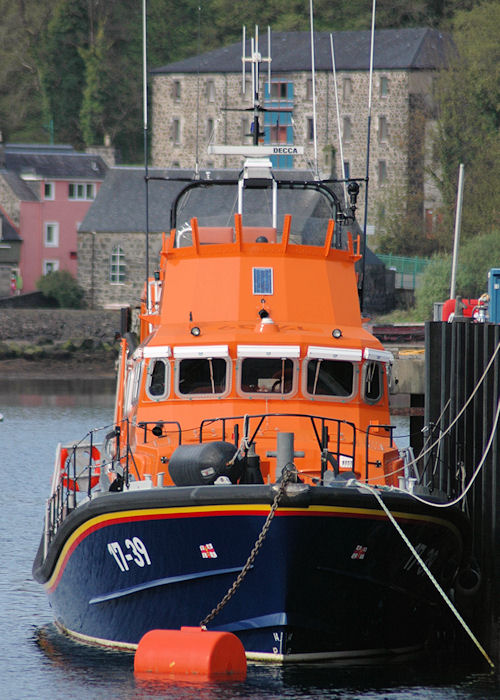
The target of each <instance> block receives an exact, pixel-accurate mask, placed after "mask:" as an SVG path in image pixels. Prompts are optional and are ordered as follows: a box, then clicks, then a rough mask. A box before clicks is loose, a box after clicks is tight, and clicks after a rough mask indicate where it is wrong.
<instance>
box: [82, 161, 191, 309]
mask: <svg viewBox="0 0 500 700" xmlns="http://www.w3.org/2000/svg"><path fill="white" fill-rule="evenodd" d="M149 175H150V177H165V178H168V179H167V180H165V181H155V180H151V181H150V183H149V189H148V224H147V228H148V243H149V246H148V248H149V262H150V265H149V274H152V273H153V272H154V270H155V267H156V265H157V264H158V260H159V252H160V248H161V242H162V234H163V232H164V231H166V232H169V231H170V207H171V204H172V202H173V200H174V198H175V196H176V195H177V194H178V193H179V192H180V190H181V189H182V188H183V187H184V186H185V184H186V183H185V182H180V181H175V180H174V179H172V178H175V177H178V178H179V177H181V178H184V179H186V178H191V177H193V175H194V172H193V171H182V170H179V169H176V170H175V171H172V170H163V169H162V170H160V169H154V168H153V169H150V170H149ZM145 187H146V185H145V180H144V168H135V167H124V166H121V167H116V168H111V169H110V170H109V171H108V173H107V175H106V179H105V180H104V183H103V184H102V187H101V189H100V190H99V194H98V196H97V198H96V201H95V202H94V203H93V205H92V207H91V208H90V209H89V211H88V213H87V215H86V217H85V219H84V220H83V222H82V223H81V225H80V227H79V229H78V282H79V284H80V285H81V286H82V287H83V288H84V289H85V292H86V302H87V304H88V305H89V306H90V308H100V307H105V308H120V307H129V306H131V307H135V306H139V303H140V299H141V295H142V293H143V289H144V283H145V279H146V197H145Z"/></svg>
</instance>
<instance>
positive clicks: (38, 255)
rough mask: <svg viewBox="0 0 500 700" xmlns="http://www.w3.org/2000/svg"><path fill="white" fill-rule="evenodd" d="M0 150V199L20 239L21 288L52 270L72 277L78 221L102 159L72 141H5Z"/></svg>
mask: <svg viewBox="0 0 500 700" xmlns="http://www.w3.org/2000/svg"><path fill="white" fill-rule="evenodd" d="M2 151H3V152H2V153H1V154H0V204H1V205H2V206H3V207H4V209H5V210H6V211H7V213H8V214H9V216H10V217H11V219H12V220H13V221H14V223H16V224H17V225H18V227H19V233H20V236H21V239H22V241H23V242H22V245H21V256H20V263H19V267H20V270H21V275H22V278H23V283H24V287H23V292H31V291H34V290H35V289H36V281H37V280H38V278H39V277H41V276H42V275H45V274H47V273H48V272H52V271H55V270H68V271H69V272H71V274H72V275H73V276H75V277H76V273H77V267H78V260H77V230H78V226H79V224H80V223H81V222H82V221H83V219H84V218H85V215H86V213H87V210H88V209H89V207H90V205H91V204H92V202H93V201H94V199H95V197H96V194H97V192H98V190H99V187H100V186H101V184H102V181H103V180H104V176H105V174H106V170H107V166H106V164H105V162H104V161H103V159H102V158H101V157H100V156H99V155H93V154H87V153H78V152H77V151H75V150H74V149H73V148H72V147H71V146H52V145H23V144H7V145H5V146H4V147H3V148H2Z"/></svg>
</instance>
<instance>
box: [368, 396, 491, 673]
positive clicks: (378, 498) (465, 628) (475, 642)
mask: <svg viewBox="0 0 500 700" xmlns="http://www.w3.org/2000/svg"><path fill="white" fill-rule="evenodd" d="M499 405H500V403H499ZM356 486H359V487H360V488H363V489H365V490H367V491H369V492H370V493H371V494H372V495H373V496H375V498H376V500H377V501H378V503H379V505H380V507H381V508H382V510H383V511H384V512H385V514H386V515H387V517H388V518H389V520H390V521H391V523H392V524H393V525H394V527H395V528H396V530H397V532H398V533H399V535H400V536H401V538H402V539H403V541H404V543H405V544H406V545H407V547H408V548H409V550H410V551H411V553H412V554H413V556H414V557H415V559H416V560H417V561H418V563H419V564H420V566H421V567H422V569H423V570H424V571H425V573H426V574H427V576H428V577H429V579H430V581H431V582H432V583H433V585H434V586H435V588H436V590H437V591H438V592H439V594H440V595H441V597H442V598H443V600H444V601H445V603H446V604H447V605H448V607H449V608H450V610H451V611H452V613H453V614H454V615H455V617H456V618H457V620H458V621H459V623H460V624H461V625H462V627H463V629H464V630H465V631H466V632H467V634H468V635H469V637H470V638H471V639H472V641H473V642H474V644H475V645H476V647H477V648H478V649H479V651H480V652H481V654H482V655H483V656H484V658H485V659H486V661H487V662H488V664H489V665H490V667H491V668H493V669H494V668H495V664H494V663H493V661H492V660H491V659H490V657H489V656H488V654H487V653H486V651H485V649H484V648H483V647H482V645H481V643H480V642H479V640H478V639H477V637H476V636H475V635H474V633H473V632H472V630H471V629H470V627H469V626H468V624H467V623H466V622H465V620H464V619H463V617H462V616H461V615H460V613H459V612H458V610H457V609H456V607H455V606H454V605H453V603H452V602H451V600H450V599H449V598H448V596H447V595H446V593H445V592H444V590H443V589H442V588H441V586H440V585H439V583H438V581H437V580H436V579H435V578H434V575H433V574H432V572H431V571H430V569H429V567H428V566H427V565H426V563H425V562H424V560H423V559H422V557H421V556H420V554H419V553H418V552H417V550H416V549H415V547H414V546H413V545H412V543H411V542H410V540H409V539H408V537H407V536H406V535H405V533H404V532H403V530H402V529H401V527H400V525H399V523H398V522H397V520H396V518H395V517H394V516H393V515H392V513H391V511H390V510H389V508H388V507H387V506H386V505H385V503H384V501H383V500H382V498H381V497H380V494H379V493H377V491H376V490H375V489H374V488H373V487H372V486H369V485H368V484H364V483H362V482H356Z"/></svg>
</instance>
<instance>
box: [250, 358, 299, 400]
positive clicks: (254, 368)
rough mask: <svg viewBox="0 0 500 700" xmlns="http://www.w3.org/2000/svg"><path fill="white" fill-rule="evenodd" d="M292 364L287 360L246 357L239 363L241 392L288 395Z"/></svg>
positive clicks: (291, 387) (291, 385)
mask: <svg viewBox="0 0 500 700" xmlns="http://www.w3.org/2000/svg"><path fill="white" fill-rule="evenodd" d="M293 369H294V363H293V361H292V360H289V359H284V358H283V359H281V358H262V357H248V358H246V359H244V360H243V361H242V363H241V390H242V391H244V392H245V393H250V394H252V393H268V394H271V393H272V394H289V393H290V392H291V391H292V389H293Z"/></svg>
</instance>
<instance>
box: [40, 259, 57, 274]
mask: <svg viewBox="0 0 500 700" xmlns="http://www.w3.org/2000/svg"><path fill="white" fill-rule="evenodd" d="M49 265H50V268H51V269H50V270H49V269H47V268H48V267H49ZM58 269H59V260H44V261H43V262H42V272H43V274H44V275H48V274H49V272H56V271H57V270H58Z"/></svg>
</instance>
